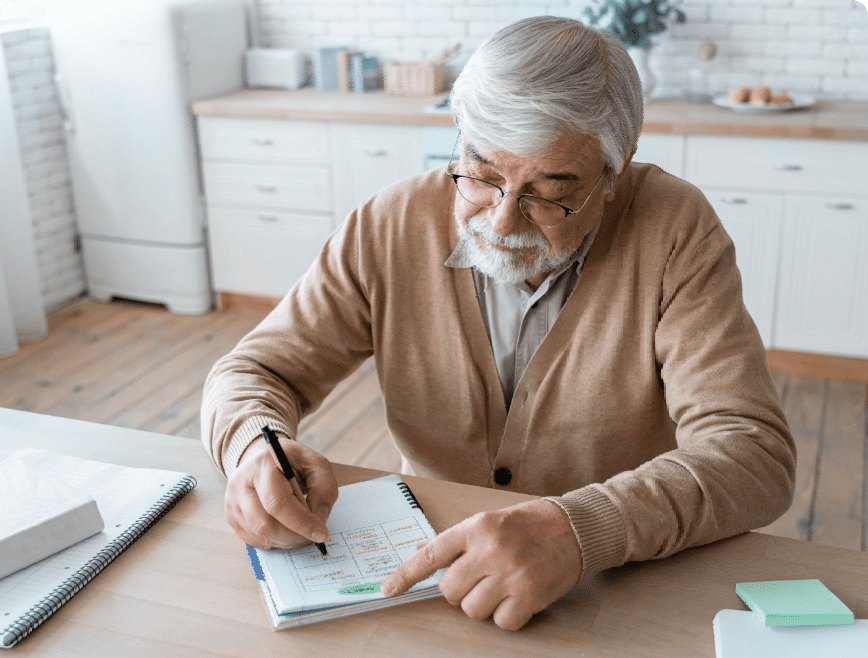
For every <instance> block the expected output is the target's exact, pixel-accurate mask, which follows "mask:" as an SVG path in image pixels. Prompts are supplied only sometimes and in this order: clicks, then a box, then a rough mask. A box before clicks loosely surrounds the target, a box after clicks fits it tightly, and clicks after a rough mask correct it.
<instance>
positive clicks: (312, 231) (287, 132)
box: [198, 117, 423, 297]
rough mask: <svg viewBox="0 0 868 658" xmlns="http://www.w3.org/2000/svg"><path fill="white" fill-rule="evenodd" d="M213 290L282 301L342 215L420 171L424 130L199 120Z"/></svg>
mask: <svg viewBox="0 0 868 658" xmlns="http://www.w3.org/2000/svg"><path fill="white" fill-rule="evenodd" d="M198 128H199V144H200V151H201V157H202V178H203V183H204V188H205V196H206V205H207V212H208V242H209V248H210V251H211V268H212V275H213V280H214V287H215V288H216V289H217V290H218V291H220V292H233V293H244V294H252V295H265V296H271V297H282V296H283V295H285V294H286V293H287V292H288V291H289V289H290V288H292V286H293V285H294V284H295V283H296V281H298V280H299V279H300V278H301V277H302V276H304V273H305V272H306V271H307V269H308V268H309V267H310V265H311V263H313V261H314V260H315V259H316V257H317V255H318V254H319V252H320V250H321V249H322V246H323V244H325V241H326V240H327V239H328V237H329V235H330V234H331V233H332V232H333V231H334V230H335V228H337V225H338V224H339V223H340V222H342V221H343V220H344V218H345V217H346V216H347V214H348V213H349V212H350V211H351V210H352V209H353V208H355V207H356V206H358V205H359V204H360V203H362V202H363V201H365V200H366V199H367V198H368V197H370V196H372V195H373V194H374V193H376V192H377V191H378V190H380V189H382V188H384V187H386V186H387V185H390V184H391V183H394V182H396V181H398V180H400V179H402V178H406V177H407V176H411V175H413V174H416V173H421V171H422V169H423V167H422V150H421V144H422V138H421V128H419V127H409V126H397V125H396V126H385V125H372V124H351V123H329V122H320V121H284V120H278V119H247V118H229V117H199V119H198Z"/></svg>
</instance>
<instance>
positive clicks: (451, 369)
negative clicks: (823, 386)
mask: <svg viewBox="0 0 868 658" xmlns="http://www.w3.org/2000/svg"><path fill="white" fill-rule="evenodd" d="M452 107H453V110H454V113H455V118H456V122H457V124H458V126H459V127H460V129H461V135H460V138H459V141H458V143H457V145H456V150H455V153H454V156H453V161H452V162H451V163H450V165H449V167H448V168H447V170H446V171H445V172H444V171H443V170H439V171H434V172H429V173H427V174H424V175H421V176H417V177H414V178H410V179H408V180H405V181H402V182H400V183H398V184H396V185H394V186H392V187H391V188H389V189H387V190H385V191H383V192H381V193H380V194H378V195H376V196H375V197H374V198H372V199H371V200H369V201H368V202H366V203H365V204H363V205H362V206H361V207H360V208H358V209H357V210H355V211H354V212H352V213H351V214H350V216H349V217H348V218H347V220H346V222H345V223H344V224H343V225H342V226H341V228H340V229H339V230H338V231H337V232H336V233H335V234H334V235H333V236H332V237H331V238H330V240H329V241H328V243H327V244H326V245H325V247H324V248H323V251H322V253H321V255H320V257H319V259H318V260H317V261H316V263H315V264H314V265H313V266H312V268H311V269H310V271H309V272H308V273H307V275H306V276H305V277H304V279H302V280H301V281H300V282H299V283H298V284H297V285H296V286H295V287H294V288H293V289H292V290H291V291H290V292H289V294H288V295H287V297H286V298H285V299H284V300H283V301H282V302H281V303H280V305H279V306H278V307H277V308H276V309H275V310H274V311H273V312H272V313H271V314H270V315H269V316H268V317H267V318H266V319H265V320H264V321H263V322H262V323H261V324H260V325H259V326H258V327H257V328H256V329H255V330H254V331H252V332H251V333H250V334H249V335H248V336H246V337H245V338H244V339H243V340H242V341H241V343H240V344H239V345H238V346H237V347H236V348H235V349H234V350H233V351H232V352H231V353H230V354H229V355H227V356H226V357H224V358H223V359H221V360H220V361H218V363H217V364H216V365H215V366H214V369H213V370H212V372H211V374H210V376H209V379H208V382H207V384H206V391H205V400H204V405H203V430H204V432H203V434H204V441H205V443H206V446H207V448H208V450H209V452H210V453H211V455H212V456H213V458H214V460H215V462H216V463H217V465H218V466H219V467H221V468H223V469H224V471H225V473H226V474H227V475H228V476H229V482H228V485H227V490H226V513H227V518H228V520H229V523H230V524H231V525H232V527H233V528H234V529H235V531H236V532H237V533H238V535H239V536H240V537H241V538H242V539H244V540H245V541H247V542H249V543H251V544H255V545H257V546H263V547H289V546H295V545H298V544H299V543H304V542H308V541H322V540H323V539H324V537H325V535H326V533H327V529H326V526H325V523H324V521H325V520H326V519H327V517H328V514H329V510H330V507H331V505H332V504H333V503H334V501H335V499H336V496H337V489H336V485H335V480H334V477H333V475H332V472H331V467H330V465H329V462H328V461H327V460H326V459H325V458H324V457H323V456H321V455H319V454H317V453H316V452H314V451H313V450H312V449H310V448H308V447H306V446H304V445H301V444H299V443H296V442H294V441H293V440H292V439H293V438H294V437H295V434H296V428H297V425H298V422H299V420H300V419H301V418H302V417H303V416H304V415H305V414H307V413H310V412H311V411H312V410H313V409H315V408H316V407H317V405H319V404H320V402H321V401H322V400H323V398H324V397H325V396H326V395H327V394H328V392H329V391H330V390H332V388H333V387H334V386H335V385H336V384H337V383H338V382H339V381H340V380H341V379H342V378H344V377H346V376H347V375H348V374H349V373H350V372H352V371H353V369H355V368H356V367H357V366H358V365H359V364H360V363H361V362H362V361H363V360H365V359H366V358H368V357H369V356H370V355H372V354H373V355H374V357H375V360H376V366H377V373H378V376H379V379H380V384H381V386H382V390H383V396H384V398H385V403H386V414H387V419H388V424H389V429H390V431H391V434H392V437H393V438H394V440H395V444H396V445H397V447H398V449H399V450H400V451H401V454H402V455H403V468H404V469H405V471H406V472H410V473H416V474H419V475H424V476H427V477H433V478H441V479H445V480H452V481H456V482H465V483H469V484H475V485H480V486H487V487H494V488H499V489H505V490H511V491H521V492H525V493H530V494H537V495H539V496H542V498H540V499H538V500H535V501H533V502H530V503H525V504H521V505H516V506H514V507H509V508H507V509H504V510H500V511H497V512H492V513H486V514H480V515H477V516H475V517H473V518H471V519H468V520H467V521H465V522H464V523H461V524H459V525H457V526H455V527H453V528H451V529H449V530H447V531H446V532H444V533H442V534H441V535H440V536H439V537H437V539H435V540H434V541H432V542H430V543H429V544H427V545H426V546H425V547H424V548H422V549H421V550H420V551H418V552H417V554H416V555H415V556H414V557H413V558H412V559H411V560H409V561H408V562H407V563H406V564H405V565H404V566H403V567H401V568H400V569H399V570H398V571H396V572H395V573H394V574H393V575H392V576H391V577H390V578H388V579H387V580H386V581H385V582H384V584H383V586H382V591H383V592H384V593H386V594H394V593H398V592H400V591H402V590H403V589H406V588H407V587H409V586H410V585H412V583H414V582H416V581H418V580H420V579H422V578H424V577H426V576H427V575H429V574H430V573H432V572H433V571H434V570H436V569H438V568H441V567H448V569H447V570H446V572H445V575H444V576H443V578H442V581H441V584H440V589H441V590H442V592H443V594H444V596H445V597H446V599H447V600H448V601H449V602H450V603H452V604H454V605H460V606H461V607H462V609H463V610H464V611H465V612H466V613H467V614H468V615H470V616H471V617H474V618H486V617H489V616H493V618H494V621H495V623H497V624H498V625H499V626H502V627H504V628H509V629H517V628H519V627H521V626H522V625H523V624H524V623H525V622H527V620H528V619H529V618H530V617H531V615H532V614H533V613H535V612H537V611H539V610H541V609H543V608H545V607H546V606H547V605H549V604H550V603H552V602H553V601H555V600H556V599H557V598H559V597H560V596H562V595H563V594H565V593H566V592H567V591H568V590H569V589H571V588H572V587H573V586H574V585H575V584H576V583H577V582H578V581H579V580H580V579H581V578H582V576H583V574H587V573H591V572H594V571H599V570H601V569H606V568H609V567H614V566H618V565H621V564H623V563H625V562H628V561H635V560H647V559H652V558H661V557H665V556H668V555H671V554H673V553H675V552H677V551H679V550H682V549H684V548H687V547H690V546H697V545H700V544H704V543H707V542H711V541H714V540H717V539H721V538H723V537H727V536H731V535H734V534H737V533H741V532H744V531H747V530H750V529H752V528H757V527H760V526H763V525H765V524H767V523H770V522H771V521H773V520H774V519H775V518H777V517H778V516H779V515H780V514H782V513H783V512H784V511H785V510H786V509H787V507H788V506H789V504H790V501H791V498H792V492H793V480H794V470H795V449H794V445H793V441H792V438H791V436H790V434H789V431H788V429H787V424H786V420H785V418H784V415H783V413H782V412H781V409H780V405H779V401H778V399H777V394H776V392H775V389H774V386H773V384H772V381H771V378H770V376H769V371H768V365H767V362H766V357H765V351H764V348H763V345H762V342H761V340H760V337H759V334H758V333H757V330H756V328H755V326H754V324H753V322H752V321H751V318H750V316H749V315H748V313H747V311H746V310H745V308H744V304H743V302H742V295H741V282H740V278H739V273H738V270H737V269H736V264H735V252H734V249H733V244H732V242H731V241H730V239H729V237H728V236H727V234H726V232H725V231H724V229H723V228H722V226H721V224H720V221H719V220H718V218H717V217H716V216H715V214H714V211H713V210H712V208H711V207H710V205H709V204H708V202H707V201H706V199H705V198H704V197H703V196H702V194H701V193H700V192H698V191H697V190H696V189H695V188H693V187H692V186H690V185H689V184H687V183H685V182H684V181H681V180H679V179H677V178H674V177H672V176H670V175H668V174H666V173H665V172H663V171H661V170H660V169H659V168H657V167H655V166H653V165H648V164H638V163H632V162H631V159H632V156H633V153H634V152H635V149H636V143H637V139H638V137H639V133H640V130H641V128H642V98H641V93H640V85H639V80H638V77H637V74H636V71H635V69H634V67H633V65H632V63H631V61H630V59H629V57H628V56H627V54H626V52H625V51H624V49H623V47H622V46H621V45H620V43H619V42H618V41H617V40H616V39H614V38H613V37H611V36H609V35H607V34H604V33H601V32H598V31H596V30H593V29H590V28H587V27H585V26H584V25H582V24H581V23H578V22H576V21H572V20H569V19H562V18H553V17H537V18H532V19H527V20H524V21H520V22H518V23H516V24H514V25H511V26H509V27H507V28H505V29H503V30H501V31H500V32H498V33H497V34H496V35H494V36H493V37H492V38H491V39H489V40H488V41H487V42H486V43H485V44H483V45H482V46H481V47H480V48H479V50H478V51H477V52H476V53H475V54H474V55H473V56H472V57H471V59H470V61H469V62H468V64H467V66H466V67H465V69H464V70H463V72H462V73H461V75H460V76H459V77H458V80H457V81H456V83H455V85H454V87H453V90H452ZM266 423H268V424H270V425H271V426H272V427H273V428H275V429H276V430H277V431H278V432H279V434H280V435H281V436H282V444H283V446H284V448H285V450H286V452H287V453H288V455H289V458H290V462H291V463H292V464H293V465H294V466H296V468H297V470H298V471H300V473H301V474H302V477H303V478H304V481H305V484H306V487H307V491H308V502H309V504H310V509H311V510H313V512H309V511H308V510H306V509H304V506H303V505H302V504H300V503H299V502H298V501H297V500H295V499H294V498H293V497H292V494H291V490H290V489H289V487H288V486H287V484H286V482H285V480H284V479H283V478H282V477H281V474H280V472H279V471H278V470H277V467H276V465H275V462H274V461H273V458H272V456H271V455H270V454H269V453H268V452H267V450H266V446H265V443H264V441H262V439H260V438H258V437H259V435H260V428H261V427H262V426H263V425H264V424H266Z"/></svg>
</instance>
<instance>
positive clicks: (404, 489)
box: [398, 482, 425, 514]
mask: <svg viewBox="0 0 868 658" xmlns="http://www.w3.org/2000/svg"><path fill="white" fill-rule="evenodd" d="M398 488H399V489H400V490H401V493H403V494H404V498H406V499H407V502H408V503H410V507H412V508H413V509H417V510H419V511H420V512H422V513H423V514H424V513H425V510H423V509H422V506H421V505H420V504H419V501H418V500H416V496H414V495H413V492H412V491H410V487H408V486H407V484H406V483H404V482H399V483H398Z"/></svg>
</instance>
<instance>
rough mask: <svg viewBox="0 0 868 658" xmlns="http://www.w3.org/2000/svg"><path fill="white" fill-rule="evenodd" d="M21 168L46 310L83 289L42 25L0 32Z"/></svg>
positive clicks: (66, 162) (48, 45)
mask: <svg viewBox="0 0 868 658" xmlns="http://www.w3.org/2000/svg"><path fill="white" fill-rule="evenodd" d="M0 56H2V57H5V59H6V68H7V70H8V73H9V89H10V92H11V94H12V106H13V111H14V113H15V124H16V127H17V131H18V143H19V148H20V150H21V164H22V167H23V169H24V177H25V184H26V186H27V195H28V198H29V201H30V219H31V222H32V224H33V243H34V249H35V250H36V261H37V266H38V268H39V274H40V277H41V279H42V301H43V303H44V304H45V308H46V310H47V311H48V312H51V311H53V310H56V309H58V308H60V307H62V306H65V305H66V304H68V303H69V302H71V301H73V300H74V299H77V298H78V297H79V296H80V295H81V294H82V293H83V292H85V290H86V283H85V278H84V268H83V266H82V262H81V254H80V253H78V252H76V250H75V234H76V232H77V227H76V219H75V212H74V209H73V200H72V182H71V179H70V171H69V160H68V156H67V149H66V141H65V136H64V132H63V119H62V118H61V116H60V108H59V107H58V105H57V99H56V96H55V92H54V59H53V57H52V54H51V39H50V36H49V33H48V30H47V29H45V28H28V29H20V30H15V31H9V32H2V33H0Z"/></svg>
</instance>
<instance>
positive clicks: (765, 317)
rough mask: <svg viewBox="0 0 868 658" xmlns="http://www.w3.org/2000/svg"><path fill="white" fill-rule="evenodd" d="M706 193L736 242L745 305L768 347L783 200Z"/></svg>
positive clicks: (778, 198) (715, 192) (750, 195)
mask: <svg viewBox="0 0 868 658" xmlns="http://www.w3.org/2000/svg"><path fill="white" fill-rule="evenodd" d="M704 192H705V195H706V196H707V197H708V200H709V201H710V202H711V205H712V206H713V207H714V210H715V212H716V213H717V216H718V217H720V221H721V222H722V223H723V226H724V228H725V229H726V232H727V233H729V236H730V237H731V238H732V241H733V243H735V260H736V263H737V264H738V269H739V272H740V273H741V285H742V294H743V296H744V304H745V306H746V307H747V310H748V312H749V313H750V314H751V317H752V318H753V321H754V322H755V323H756V325H757V328H758V329H759V332H760V336H762V339H763V343H764V344H765V346H766V347H769V346H771V343H772V332H773V323H774V317H775V313H774V311H775V289H776V283H777V271H778V252H779V250H780V235H781V216H782V213H783V205H784V200H783V197H782V196H779V195H770V194H750V193H744V192H740V191H734V190H704Z"/></svg>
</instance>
